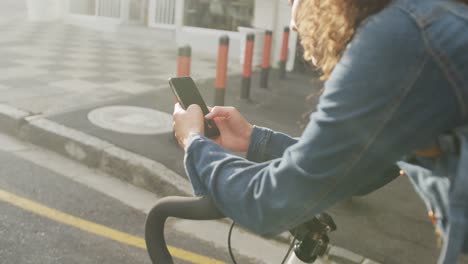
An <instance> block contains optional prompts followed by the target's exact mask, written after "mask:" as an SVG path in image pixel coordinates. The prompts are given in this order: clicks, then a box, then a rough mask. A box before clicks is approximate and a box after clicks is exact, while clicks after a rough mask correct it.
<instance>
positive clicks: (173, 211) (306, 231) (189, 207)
mask: <svg viewBox="0 0 468 264" xmlns="http://www.w3.org/2000/svg"><path fill="white" fill-rule="evenodd" d="M168 217H177V218H182V219H191V220H214V219H220V218H224V217H225V216H224V215H223V214H222V213H221V212H220V211H219V210H218V209H217V208H216V206H215V205H214V203H213V202H212V201H211V199H210V198H208V197H165V198H163V199H160V200H159V201H158V202H157V204H156V205H155V206H154V207H153V208H152V209H151V211H150V212H149V214H148V217H147V218H146V224H145V240H146V247H147V250H148V254H149V256H150V258H151V261H152V263H153V264H173V263H174V262H173V260H172V257H171V255H170V253H169V250H168V249H167V245H166V240H165V239H164V223H165V222H166V219H167V218H168ZM334 230H336V225H335V222H334V221H333V219H332V218H331V216H329V215H328V214H326V213H322V214H320V215H318V216H317V217H314V218H313V219H312V220H310V221H308V222H306V223H303V224H301V225H299V226H298V227H296V228H294V229H292V230H290V232H291V234H293V235H294V236H295V238H294V240H293V242H292V245H294V252H295V254H296V256H297V257H298V258H299V259H300V260H302V261H304V262H309V263H311V262H313V261H315V259H316V258H317V256H322V255H323V254H325V253H326V250H327V248H328V243H329V238H328V236H327V234H328V233H329V232H332V231H334ZM231 232H232V227H231V230H230V233H231ZM229 239H230V235H229ZM296 239H297V240H298V242H297V243H294V242H295V240H296ZM289 251H290V250H288V252H289ZM287 255H289V253H288V254H287ZM283 262H284V260H283Z"/></svg>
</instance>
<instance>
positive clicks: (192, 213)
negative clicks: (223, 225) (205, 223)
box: [145, 196, 225, 264]
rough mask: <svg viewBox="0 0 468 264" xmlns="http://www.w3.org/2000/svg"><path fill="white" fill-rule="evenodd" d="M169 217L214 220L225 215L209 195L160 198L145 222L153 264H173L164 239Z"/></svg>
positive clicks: (146, 239)
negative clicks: (165, 224)
mask: <svg viewBox="0 0 468 264" xmlns="http://www.w3.org/2000/svg"><path fill="white" fill-rule="evenodd" d="M168 217H177V218H182V219H190V220H214V219H220V218H224V217H225V216H224V215H223V214H222V213H221V212H220V211H219V210H218V208H217V207H216V206H215V205H214V203H213V201H211V199H210V198H209V197H205V196H204V197H178V196H170V197H165V198H162V199H160V200H159V201H158V202H157V203H156V205H155V206H154V207H153V208H152V209H151V211H150V212H149V214H148V216H147V218H146V223H145V241H146V248H147V250H148V254H149V256H150V258H151V261H152V262H153V264H162V263H164V264H166V263H167V264H173V260H172V257H171V254H170V253H169V250H168V249H167V245H166V241H165V239H164V223H165V222H166V219H167V218H168Z"/></svg>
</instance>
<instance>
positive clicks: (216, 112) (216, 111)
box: [205, 106, 231, 119]
mask: <svg viewBox="0 0 468 264" xmlns="http://www.w3.org/2000/svg"><path fill="white" fill-rule="evenodd" d="M230 109H231V107H226V106H215V107H213V108H211V111H210V112H209V113H208V114H207V115H205V118H206V119H214V118H216V117H228V116H229V115H230Z"/></svg>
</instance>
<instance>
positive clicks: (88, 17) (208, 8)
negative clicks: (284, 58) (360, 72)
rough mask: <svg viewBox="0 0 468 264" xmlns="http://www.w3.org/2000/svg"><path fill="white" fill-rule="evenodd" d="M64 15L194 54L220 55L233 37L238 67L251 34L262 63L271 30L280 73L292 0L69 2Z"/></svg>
mask: <svg viewBox="0 0 468 264" xmlns="http://www.w3.org/2000/svg"><path fill="white" fill-rule="evenodd" d="M63 10H64V18H65V20H66V21H67V22H68V23H73V24H79V25H86V26H89V27H96V28H98V27H103V28H116V27H125V26H132V28H134V29H135V28H138V27H139V28H146V29H151V31H152V32H156V34H158V35H160V36H165V37H167V38H172V39H173V40H175V41H176V43H177V44H178V45H186V44H189V45H190V46H191V47H192V50H193V51H194V52H203V53H213V54H216V53H217V46H218V39H219V37H220V36H222V35H228V36H229V37H230V57H231V59H237V58H238V59H239V61H242V58H243V54H242V53H243V45H244V44H243V43H244V41H243V39H244V38H245V34H246V32H254V33H256V44H255V51H254V53H255V56H256V59H254V64H258V63H259V60H260V59H259V58H261V52H262V46H263V32H264V31H265V30H272V31H273V36H274V37H273V52H272V53H273V54H272V61H271V64H272V66H273V67H276V65H277V62H278V61H279V57H280V51H281V43H282V34H283V29H284V27H286V26H288V25H289V20H290V10H291V9H290V7H289V6H288V3H287V0H68V1H67V2H66V4H65V6H64V7H63ZM296 42H297V35H296V34H295V33H294V32H292V33H291V34H290V38H289V54H295V49H296ZM294 57H295V56H289V61H288V64H287V68H288V70H292V68H293V65H294Z"/></svg>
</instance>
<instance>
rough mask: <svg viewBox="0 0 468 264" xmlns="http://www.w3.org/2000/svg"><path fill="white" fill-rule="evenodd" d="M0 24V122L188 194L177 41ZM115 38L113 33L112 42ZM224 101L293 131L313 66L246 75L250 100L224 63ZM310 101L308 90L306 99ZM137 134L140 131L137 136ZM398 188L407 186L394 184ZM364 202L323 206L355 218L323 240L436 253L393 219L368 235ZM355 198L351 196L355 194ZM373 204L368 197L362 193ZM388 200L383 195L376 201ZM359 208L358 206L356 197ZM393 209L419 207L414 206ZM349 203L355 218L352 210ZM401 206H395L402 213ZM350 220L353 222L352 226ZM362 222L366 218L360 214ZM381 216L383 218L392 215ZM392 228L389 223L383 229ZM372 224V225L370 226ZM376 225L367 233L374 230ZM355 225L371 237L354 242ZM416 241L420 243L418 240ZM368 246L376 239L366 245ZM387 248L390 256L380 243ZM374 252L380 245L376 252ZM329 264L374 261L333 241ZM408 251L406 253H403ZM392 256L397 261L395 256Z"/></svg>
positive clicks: (205, 89) (205, 76) (313, 83)
mask: <svg viewBox="0 0 468 264" xmlns="http://www.w3.org/2000/svg"><path fill="white" fill-rule="evenodd" d="M0 31H1V32H2V33H3V34H2V35H1V36H0V56H1V57H2V61H0V92H1V94H2V96H1V97H0V127H1V129H0V130H1V131H3V132H7V133H9V134H12V135H15V136H17V137H19V138H21V139H23V140H26V141H29V142H31V143H33V144H37V145H40V146H42V147H45V148H48V149H51V150H53V151H55V152H58V153H60V154H63V155H64V156H66V157H69V158H71V159H74V160H77V161H79V162H82V163H84V164H86V165H88V166H89V167H92V168H97V169H101V170H103V171H105V172H107V173H109V174H110V175H114V176H116V177H118V178H120V179H123V180H125V181H127V182H129V183H132V184H134V185H136V186H139V187H142V188H145V189H147V190H150V191H152V192H155V193H157V194H159V195H190V194H191V189H190V186H189V183H188V182H187V180H186V177H185V172H184V169H183V167H182V166H183V164H182V159H183V152H182V151H181V149H180V148H179V147H178V146H177V145H176V144H175V142H173V140H172V137H171V133H172V121H171V113H172V109H173V99H172V94H171V92H170V90H169V88H168V85H167V79H168V78H169V77H172V76H174V72H175V69H176V54H177V47H176V45H175V43H170V42H167V41H166V42H161V43H163V44H158V45H157V46H151V47H149V46H145V45H142V46H138V45H134V44H129V43H126V42H122V41H120V40H121V39H122V38H123V37H124V36H116V35H115V34H113V33H103V32H96V31H92V30H89V29H84V28H80V27H76V26H71V25H64V24H62V23H29V22H26V21H24V20H22V19H19V18H15V20H10V21H1V22H0ZM119 39H120V40H119ZM215 65H216V58H210V57H207V56H203V55H200V54H198V55H197V54H194V57H193V61H192V76H193V77H194V79H196V81H197V84H198V85H199V88H200V91H201V93H202V94H203V96H204V98H205V100H206V101H207V103H208V104H212V102H213V98H214V89H213V79H212V78H213V77H214V76H215ZM228 68H229V76H230V77H229V81H228V85H227V90H226V103H225V104H226V105H233V106H236V107H238V109H239V110H240V111H241V112H242V113H243V114H244V115H245V117H246V118H247V119H249V120H250V121H251V122H252V123H254V124H257V125H260V126H266V127H270V128H273V129H275V130H279V131H283V132H286V133H289V134H291V135H293V136H299V135H300V133H301V128H300V123H301V122H302V123H304V122H306V121H307V119H302V118H301V116H302V115H303V114H304V113H306V112H307V111H309V110H310V109H312V108H313V105H314V102H312V103H310V104H307V103H306V99H305V98H306V97H307V96H308V95H309V94H312V93H315V94H316V95H318V92H319V90H320V89H321V84H320V82H319V81H318V80H317V78H316V76H315V74H314V73H311V72H310V73H308V74H296V73H295V74H288V78H287V79H286V80H279V78H278V77H277V75H276V74H275V72H272V74H271V77H270V87H269V89H261V88H259V87H258V83H259V80H258V75H257V74H255V75H254V76H253V79H252V88H251V96H250V98H251V101H249V102H247V101H243V100H239V99H238V96H239V92H240V65H238V62H232V63H230V66H229V67H228ZM315 98H317V96H315ZM142 133H143V134H142ZM395 188H399V192H406V189H401V187H400V184H399V185H398V187H395ZM374 200H375V203H374V202H370V203H369V204H367V205H366V206H368V210H363V209H362V208H360V207H359V203H358V208H355V207H353V206H350V205H349V204H344V205H341V206H338V207H337V208H335V209H333V210H332V211H331V213H332V215H333V216H334V217H336V216H335V215H338V216H340V217H343V218H342V221H337V222H338V227H339V230H338V231H337V232H340V230H342V229H340V228H341V226H340V222H341V223H343V222H344V223H354V224H353V225H348V226H347V227H344V228H343V230H345V231H346V230H348V231H350V229H353V231H350V232H351V233H347V232H344V233H341V235H338V236H339V238H338V239H337V240H335V239H334V238H333V237H332V243H334V244H335V241H336V243H338V245H340V243H342V245H346V246H345V247H348V246H353V247H354V248H355V249H353V251H355V250H358V251H359V252H362V253H363V252H366V253H365V255H366V256H369V258H371V259H375V260H378V261H379V262H383V263H399V261H398V259H399V258H398V257H395V256H392V255H393V254H391V251H392V250H400V252H402V253H401V254H403V255H404V256H405V257H409V256H411V254H415V252H416V253H417V254H418V256H419V255H427V258H428V259H429V261H426V262H424V263H429V262H430V259H431V257H433V258H432V259H435V258H434V256H435V255H436V252H432V255H431V254H428V253H427V251H429V252H431V246H430V245H431V244H430V242H431V241H429V239H426V235H420V236H423V237H425V240H428V241H423V242H420V243H422V244H423V246H422V247H421V249H415V250H409V249H408V248H410V247H411V246H412V245H414V243H415V242H414V241H413V240H412V239H408V238H407V237H406V235H404V234H401V233H402V232H405V231H402V230H400V229H398V228H399V224H398V226H397V227H394V228H395V229H396V232H395V234H394V235H391V236H392V241H390V240H388V237H390V235H389V234H387V232H390V234H392V232H393V231H391V230H387V231H385V232H383V233H382V234H378V235H375V236H374V235H373V234H372V233H370V232H372V227H371V231H363V230H366V228H368V226H366V225H365V224H361V223H360V222H359V221H361V222H362V221H363V219H367V216H366V213H369V215H372V214H374V216H375V215H377V216H381V213H380V212H379V211H378V209H376V211H373V208H381V207H385V206H382V205H381V203H380V202H382V200H385V199H382V197H381V196H376V198H374ZM358 201H359V200H358ZM371 201H372V199H371ZM385 202H387V203H388V202H391V201H385ZM361 205H362V204H361ZM414 207H415V208H416V209H414V208H413V207H409V206H408V208H404V209H405V210H402V211H401V212H400V211H399V209H398V210H397V211H398V212H396V214H395V215H396V217H400V216H403V217H405V215H406V214H407V211H411V213H412V212H414V211H415V210H416V211H418V210H419V211H421V212H422V215H424V214H425V212H424V210H423V209H421V208H422V207H421V206H420V204H417V205H414ZM356 209H357V211H358V212H360V213H361V216H356V215H354V214H353V212H354V211H355V210H356ZM403 211H404V212H403ZM422 219H425V218H421V219H419V218H417V220H418V221H424V222H423V224H422V225H421V223H420V222H414V221H413V220H409V221H408V220H405V221H407V222H405V224H404V225H406V226H407V227H408V228H413V229H414V231H415V232H416V233H421V232H423V233H427V230H432V227H431V226H430V223H428V221H427V219H425V220H422ZM356 221H357V223H356ZM364 221H365V220H364ZM388 221H392V220H391V218H390V220H388ZM363 223H365V222H363ZM391 228H392V227H389V229H391ZM377 229H378V228H377ZM374 231H375V230H374ZM352 232H358V234H359V232H361V234H363V236H366V237H367V239H372V238H373V239H376V240H379V242H377V243H374V242H370V241H367V244H366V241H363V242H364V243H361V244H360V245H359V246H357V245H353V243H354V242H353V241H354V240H355V239H356V237H352V236H351V234H353V233H352ZM418 243H419V242H418ZM370 245H379V246H377V249H375V250H372V249H369V251H368V249H367V248H368V247H369V246H370ZM382 247H383V248H385V247H388V248H389V249H390V250H389V252H390V254H388V255H387V254H386V253H385V250H382V249H383V248H382ZM378 249H381V250H380V251H378ZM331 253H333V254H332V255H331V258H332V259H333V258H334V259H333V260H334V261H335V263H369V264H370V263H374V262H372V261H370V260H369V259H367V258H366V257H364V256H361V255H359V254H354V253H352V252H350V251H347V250H344V249H342V248H339V247H333V248H332V251H331ZM407 255H408V256H407ZM400 263H401V262H400Z"/></svg>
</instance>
